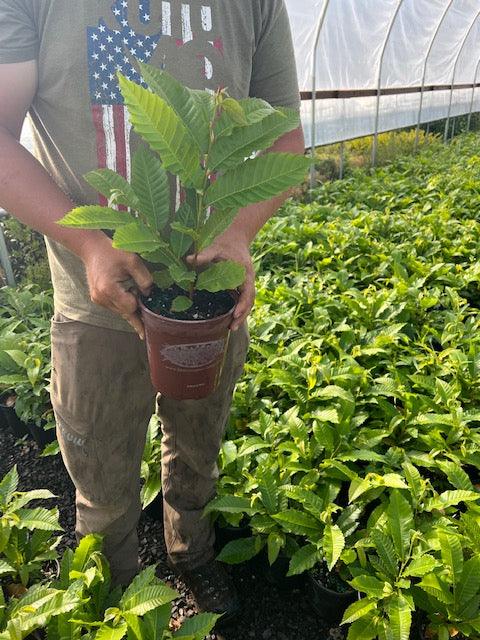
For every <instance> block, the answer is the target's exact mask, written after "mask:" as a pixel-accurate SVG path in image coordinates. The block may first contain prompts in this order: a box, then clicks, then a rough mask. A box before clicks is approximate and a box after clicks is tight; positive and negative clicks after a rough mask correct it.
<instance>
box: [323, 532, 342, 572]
mask: <svg viewBox="0 0 480 640" xmlns="http://www.w3.org/2000/svg"><path fill="white" fill-rule="evenodd" d="M344 548H345V538H344V535H343V533H342V530H341V529H340V527H339V526H337V525H336V524H333V525H332V524H327V525H326V526H325V531H324V534H323V552H324V553H325V559H326V561H327V566H328V570H329V571H331V570H332V569H333V567H334V566H335V565H336V564H337V562H338V560H339V558H340V555H341V553H342V551H343V550H344Z"/></svg>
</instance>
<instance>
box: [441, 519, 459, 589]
mask: <svg viewBox="0 0 480 640" xmlns="http://www.w3.org/2000/svg"><path fill="white" fill-rule="evenodd" d="M438 539H439V541H440V551H441V554H442V560H443V564H444V565H445V567H446V568H447V569H448V570H449V572H450V576H451V579H452V583H453V584H454V585H456V584H457V583H458V582H459V581H460V577H461V575H462V571H463V551H462V545H461V543H460V539H459V537H458V536H456V535H452V534H449V533H445V532H443V531H439V533H438Z"/></svg>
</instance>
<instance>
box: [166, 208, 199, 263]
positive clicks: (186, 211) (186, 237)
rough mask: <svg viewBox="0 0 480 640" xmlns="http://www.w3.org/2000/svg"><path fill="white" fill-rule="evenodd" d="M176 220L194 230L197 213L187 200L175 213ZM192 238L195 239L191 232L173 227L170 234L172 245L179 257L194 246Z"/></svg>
mask: <svg viewBox="0 0 480 640" xmlns="http://www.w3.org/2000/svg"><path fill="white" fill-rule="evenodd" d="M175 222H176V223H178V224H180V225H181V226H183V227H185V228H190V229H192V230H193V228H194V226H195V224H196V214H195V211H194V210H193V209H192V207H191V206H190V205H189V204H188V203H187V202H184V203H183V204H182V205H181V207H180V208H179V209H178V211H177V212H176V213H175ZM192 240H193V239H192V237H191V236H190V234H187V233H184V232H180V231H176V230H175V228H174V227H172V232H171V234H170V246H171V247H172V251H173V253H174V254H175V255H176V256H177V258H181V257H182V256H184V255H185V254H186V253H187V251H188V250H189V249H190V247H191V246H192Z"/></svg>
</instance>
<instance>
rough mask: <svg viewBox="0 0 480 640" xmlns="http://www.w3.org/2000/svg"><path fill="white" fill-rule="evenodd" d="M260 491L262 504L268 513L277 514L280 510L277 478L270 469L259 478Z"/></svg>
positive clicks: (264, 471) (265, 470)
mask: <svg viewBox="0 0 480 640" xmlns="http://www.w3.org/2000/svg"><path fill="white" fill-rule="evenodd" d="M258 489H259V491H260V495H261V497H262V502H263V505H264V507H265V508H266V510H267V512H268V513H276V512H277V510H278V487H277V482H276V480H275V477H274V475H273V473H272V472H271V470H270V469H264V470H263V471H262V472H261V474H260V477H259V481H258Z"/></svg>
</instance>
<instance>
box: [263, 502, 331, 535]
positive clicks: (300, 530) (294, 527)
mask: <svg viewBox="0 0 480 640" xmlns="http://www.w3.org/2000/svg"><path fill="white" fill-rule="evenodd" d="M272 518H273V519H274V520H276V521H277V522H278V523H279V524H280V525H281V526H282V527H283V528H284V529H285V531H288V532H289V533H295V534H297V535H299V536H319V535H320V534H321V532H322V524H321V523H320V522H319V521H318V520H316V519H315V518H313V517H312V516H310V515H309V514H308V513H304V512H303V511H298V510H297V509H285V511H283V512H282V513H277V515H274V516H272Z"/></svg>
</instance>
